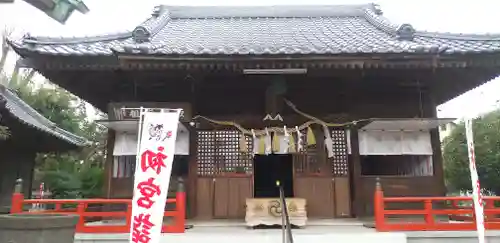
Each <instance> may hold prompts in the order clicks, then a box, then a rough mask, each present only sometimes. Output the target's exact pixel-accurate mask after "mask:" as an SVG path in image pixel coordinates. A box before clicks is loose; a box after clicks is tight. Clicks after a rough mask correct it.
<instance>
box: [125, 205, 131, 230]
mask: <svg viewBox="0 0 500 243" xmlns="http://www.w3.org/2000/svg"><path fill="white" fill-rule="evenodd" d="M125 225H126V227H127V232H130V229H131V227H132V200H130V203H128V204H127V215H126V216H125Z"/></svg>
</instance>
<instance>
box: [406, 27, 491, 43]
mask: <svg viewBox="0 0 500 243" xmlns="http://www.w3.org/2000/svg"><path fill="white" fill-rule="evenodd" d="M415 36H420V37H432V38H441V39H449V40H471V41H499V40H500V33H486V34H471V33H452V32H437V31H425V30H420V31H416V32H415Z"/></svg>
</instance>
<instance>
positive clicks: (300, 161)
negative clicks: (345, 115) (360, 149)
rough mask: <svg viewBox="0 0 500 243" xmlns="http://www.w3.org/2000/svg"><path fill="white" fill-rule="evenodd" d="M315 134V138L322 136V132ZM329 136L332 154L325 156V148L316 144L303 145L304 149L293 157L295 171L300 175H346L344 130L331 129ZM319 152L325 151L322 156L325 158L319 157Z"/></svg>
mask: <svg viewBox="0 0 500 243" xmlns="http://www.w3.org/2000/svg"><path fill="white" fill-rule="evenodd" d="M316 135H317V136H316V139H322V138H323V134H322V133H318V134H316ZM331 136H332V142H333V154H334V156H333V157H332V158H326V156H327V155H326V153H327V152H326V149H325V148H318V145H317V144H316V145H313V146H305V145H304V148H305V149H304V151H303V152H302V153H299V154H297V155H295V158H294V161H295V172H296V173H298V174H302V175H323V176H331V175H333V176H348V172H349V168H348V164H347V158H348V157H347V143H346V132H345V131H344V130H340V129H339V130H332V131H331ZM304 138H305V132H304ZM319 153H325V155H324V156H325V157H323V158H326V160H325V159H321V156H319ZM325 163H327V164H325ZM330 168H331V169H330ZM325 169H327V170H325Z"/></svg>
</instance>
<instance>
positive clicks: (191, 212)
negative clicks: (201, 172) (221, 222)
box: [187, 129, 198, 218]
mask: <svg viewBox="0 0 500 243" xmlns="http://www.w3.org/2000/svg"><path fill="white" fill-rule="evenodd" d="M197 139H198V134H197V132H196V129H190V130H189V160H188V163H189V168H188V170H189V171H188V178H187V205H188V206H187V217H188V218H194V217H196V215H197V212H196V202H197V200H196V190H197V187H196V185H197V179H198V148H197V147H198V146H197Z"/></svg>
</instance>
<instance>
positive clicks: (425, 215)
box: [374, 183, 500, 231]
mask: <svg viewBox="0 0 500 243" xmlns="http://www.w3.org/2000/svg"><path fill="white" fill-rule="evenodd" d="M483 201H484V202H485V209H484V215H485V228H486V229H488V230H500V217H498V215H500V208H497V207H496V206H495V202H497V201H500V197H483ZM461 202H462V203H463V202H469V203H470V204H472V198H471V197H384V193H383V191H382V188H381V186H380V184H379V183H377V188H376V190H375V198H374V207H375V209H374V210H375V228H376V229H377V231H454V230H456V231H465V230H476V224H475V220H474V208H473V206H460V203H461ZM394 203H397V204H398V209H388V206H390V204H394ZM418 204H420V205H423V209H422V206H420V209H415V207H416V206H417V205H418ZM410 205H412V206H413V207H411V206H410ZM405 206H408V207H409V208H406V209H399V208H401V207H405ZM417 207H418V206H417ZM418 217H420V218H418Z"/></svg>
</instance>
